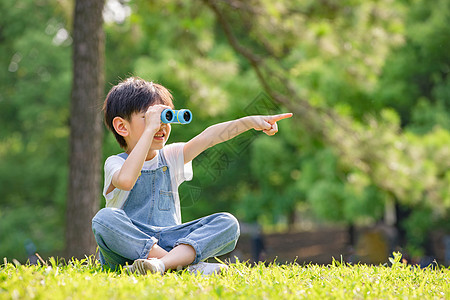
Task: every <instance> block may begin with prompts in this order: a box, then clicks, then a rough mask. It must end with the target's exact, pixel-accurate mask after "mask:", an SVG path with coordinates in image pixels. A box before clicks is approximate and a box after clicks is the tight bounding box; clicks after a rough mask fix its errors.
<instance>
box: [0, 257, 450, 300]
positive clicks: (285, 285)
mask: <svg viewBox="0 0 450 300" xmlns="http://www.w3.org/2000/svg"><path fill="white" fill-rule="evenodd" d="M400 257H401V256H400ZM449 275H450V268H444V267H436V268H434V269H433V268H426V269H421V268H419V267H414V266H407V265H404V264H402V263H401V262H400V258H399V256H396V257H395V256H394V259H392V261H391V264H390V266H387V265H380V266H368V265H354V266H352V265H348V264H346V263H341V262H338V261H333V263H332V264H330V265H328V266H319V265H313V264H309V265H304V266H302V265H299V264H295V263H293V264H288V265H277V264H270V265H268V266H266V265H264V264H259V265H256V266H251V265H249V264H247V263H240V262H238V263H236V264H232V265H230V269H229V271H228V272H227V273H226V274H223V275H220V276H209V277H208V276H195V275H191V274H189V273H187V272H186V271H180V272H170V273H167V274H166V275H164V276H160V275H154V274H149V275H147V276H137V275H128V274H125V273H123V272H122V271H121V270H119V271H116V272H112V271H109V272H106V271H102V269H101V266H100V264H99V263H98V262H97V261H95V260H94V259H92V258H86V259H84V260H71V261H70V262H69V263H68V264H63V263H61V262H58V261H57V260H56V259H54V258H50V259H49V261H48V262H46V263H45V265H44V264H40V265H38V266H25V265H20V264H19V263H17V262H16V264H13V263H10V262H7V263H4V264H3V265H2V266H1V267H0V299H68V298H73V299H129V298H130V297H133V298H138V299H144V298H146V299H148V298H158V299H167V298H170V299H173V298H183V299H219V298H248V297H252V298H255V299H261V298H265V299H268V298H277V299H280V298H281V299H294V298H295V299H297V298H312V299H320V298H334V299H348V298H356V299H360V298H365V299H389V298H398V297H400V298H408V299H409V298H415V299H424V298H425V299H430V298H433V299H448V297H449V292H450V287H449Z"/></svg>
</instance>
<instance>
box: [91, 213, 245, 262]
mask: <svg viewBox="0 0 450 300" xmlns="http://www.w3.org/2000/svg"><path fill="white" fill-rule="evenodd" d="M92 230H93V232H94V236H95V239H96V241H97V244H98V246H99V248H100V252H101V256H102V257H101V260H102V264H106V265H108V266H109V267H110V268H112V269H115V268H116V267H117V266H118V265H124V264H125V263H129V264H130V263H132V262H133V261H134V260H136V259H140V258H147V256H148V254H149V251H150V249H151V248H152V247H153V245H155V244H158V245H159V246H160V247H161V248H163V249H164V250H166V251H170V250H171V249H173V248H174V247H175V246H177V245H179V244H187V245H191V246H192V247H193V248H194V250H195V252H196V257H195V260H194V262H193V263H198V262H199V261H202V260H205V259H207V258H209V257H213V256H219V255H223V254H226V253H228V252H230V251H232V250H233V249H234V248H235V246H236V243H237V240H238V238H239V233H240V231H239V223H238V221H237V220H236V218H235V217H234V216H232V215H231V214H229V213H217V214H213V215H210V216H206V217H203V218H200V219H197V220H194V221H191V222H187V223H184V224H179V225H172V226H164V227H160V226H152V225H148V224H146V223H144V222H139V221H136V220H133V219H131V218H129V217H128V215H127V214H126V213H125V211H124V210H122V209H117V208H103V209H101V210H100V211H99V212H98V213H97V215H96V216H95V217H94V218H93V219H92Z"/></svg>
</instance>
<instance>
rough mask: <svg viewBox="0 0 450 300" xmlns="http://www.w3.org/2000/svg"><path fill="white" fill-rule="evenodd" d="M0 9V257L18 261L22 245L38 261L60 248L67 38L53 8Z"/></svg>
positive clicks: (11, 5) (27, 4)
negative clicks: (30, 246)
mask: <svg viewBox="0 0 450 300" xmlns="http://www.w3.org/2000/svg"><path fill="white" fill-rule="evenodd" d="M47 2H48V3H47ZM47 4H51V6H47ZM0 9H1V10H2V12H3V13H2V14H3V16H2V21H1V22H2V24H1V25H0V28H1V36H2V39H3V40H4V42H2V44H1V45H0V53H1V56H2V57H3V58H4V59H3V60H1V61H0V66H1V70H2V71H1V72H0V78H1V79H2V80H0V90H1V91H2V93H1V95H0V119H1V120H2V121H1V122H2V126H1V128H0V139H1V140H0V190H1V191H2V199H1V208H0V215H1V216H2V217H1V218H0V228H2V230H0V239H1V240H2V241H3V242H2V243H0V253H2V255H7V256H15V257H17V258H19V259H23V258H25V257H26V253H25V248H24V242H25V241H26V240H27V239H30V238H31V239H32V240H33V241H34V243H35V244H36V245H37V247H38V248H39V249H41V250H42V251H43V252H44V253H50V252H55V251H59V250H61V249H62V247H63V239H64V235H63V232H64V231H63V224H64V215H65V212H64V207H65V197H66V186H67V176H66V174H67V165H66V164H67V162H68V157H67V138H68V135H69V131H68V126H67V125H68V116H69V107H68V103H69V93H70V80H71V79H70V73H71V71H70V47H69V46H70V37H66V36H65V33H67V31H65V29H64V27H65V22H66V20H65V19H64V16H63V12H62V11H61V10H59V7H58V6H57V5H56V3H53V2H52V3H51V2H50V1H44V2H39V3H35V2H34V1H22V2H21V3H20V4H19V3H16V1H2V3H1V4H0Z"/></svg>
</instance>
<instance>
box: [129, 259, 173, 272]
mask: <svg viewBox="0 0 450 300" xmlns="http://www.w3.org/2000/svg"><path fill="white" fill-rule="evenodd" d="M124 269H125V270H126V272H127V273H130V274H133V273H138V274H141V275H146V274H147V273H159V274H161V275H163V274H164V271H165V267H164V263H163V262H162V261H161V260H160V259H157V258H150V259H136V260H135V261H134V262H133V264H132V265H131V266H126V267H125V268H124Z"/></svg>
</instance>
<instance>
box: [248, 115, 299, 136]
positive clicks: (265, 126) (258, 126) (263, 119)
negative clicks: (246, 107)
mask: <svg viewBox="0 0 450 300" xmlns="http://www.w3.org/2000/svg"><path fill="white" fill-rule="evenodd" d="M290 117H292V113H286V114H279V115H273V116H252V117H251V118H252V120H253V122H254V124H253V128H254V129H255V130H262V132H264V133H265V134H267V135H274V134H275V133H277V132H278V125H277V122H278V121H280V120H283V119H287V118H290Z"/></svg>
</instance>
